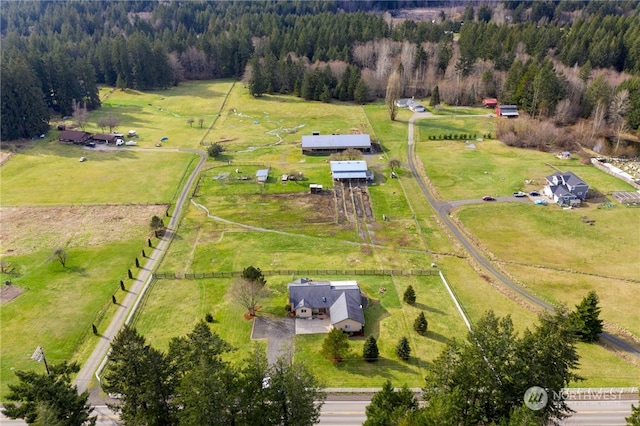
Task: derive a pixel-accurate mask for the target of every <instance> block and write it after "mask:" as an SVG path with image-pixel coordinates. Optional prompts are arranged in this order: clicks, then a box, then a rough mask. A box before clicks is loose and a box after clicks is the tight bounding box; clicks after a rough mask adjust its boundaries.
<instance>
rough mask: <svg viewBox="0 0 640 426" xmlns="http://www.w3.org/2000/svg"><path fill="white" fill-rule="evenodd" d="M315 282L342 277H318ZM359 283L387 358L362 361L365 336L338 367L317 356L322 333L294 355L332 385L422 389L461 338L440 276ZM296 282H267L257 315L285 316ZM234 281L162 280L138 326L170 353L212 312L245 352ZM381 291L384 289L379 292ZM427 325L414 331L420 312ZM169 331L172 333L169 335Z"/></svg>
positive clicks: (245, 327) (245, 331) (247, 328)
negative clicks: (406, 349)
mask: <svg viewBox="0 0 640 426" xmlns="http://www.w3.org/2000/svg"><path fill="white" fill-rule="evenodd" d="M315 278H316V279H322V280H324V279H329V280H330V279H332V278H333V279H336V278H337V279H344V278H345V277H343V276H341V277H330V276H328V277H327V276H319V277H315ZM351 278H357V281H358V283H359V284H360V286H361V288H362V290H363V291H364V292H365V293H366V294H367V295H368V296H369V297H370V300H371V303H370V307H369V308H367V309H366V310H365V321H366V324H367V325H366V330H367V331H366V333H367V335H369V334H373V335H374V336H376V338H377V339H378V346H379V348H380V354H381V359H380V360H379V361H378V362H377V363H375V364H370V363H367V362H365V361H363V360H362V345H363V344H364V340H365V338H362V337H355V338H352V339H351V340H350V343H351V347H352V350H351V353H350V355H349V356H348V357H346V358H345V361H344V362H343V363H342V364H340V365H339V366H334V365H332V364H331V363H330V362H329V361H328V360H326V359H325V358H324V357H322V355H320V354H319V347H320V346H321V345H322V340H323V339H324V336H323V335H312V336H308V335H307V336H296V338H295V342H294V348H295V355H294V356H295V358H296V359H297V360H300V361H301V362H303V363H304V364H305V365H306V366H308V367H309V368H311V369H312V371H314V372H315V373H316V374H317V375H318V377H323V380H324V381H325V382H326V383H327V384H328V386H338V387H339V386H345V387H369V386H381V385H382V383H383V382H384V381H385V380H386V379H387V378H390V379H392V380H393V381H394V383H406V384H408V385H409V386H420V385H421V384H422V383H421V382H422V376H423V374H424V369H425V368H426V367H427V366H428V365H429V362H431V361H432V360H433V359H434V358H435V357H436V356H437V355H438V354H439V353H440V352H441V351H442V349H443V348H444V345H445V344H446V341H447V340H448V339H449V338H450V336H463V335H464V334H465V332H466V328H465V326H464V323H463V321H462V319H461V317H460V316H459V314H458V312H457V311H456V309H455V307H454V305H453V302H452V301H451V299H450V297H449V295H448V294H447V292H446V290H445V288H444V286H443V285H442V282H441V281H440V279H439V277H437V276H434V277H393V278H392V277H374V276H366V277H351ZM289 281H291V277H280V276H273V277H267V282H268V284H267V287H268V288H269V290H270V296H269V297H268V298H267V299H265V300H263V301H261V303H260V304H261V306H262V308H261V309H260V311H259V312H260V313H259V315H271V316H284V314H285V310H284V305H285V304H286V302H287V291H286V284H287V283H288V282H289ZM229 283H230V280H177V281H171V280H159V281H158V282H157V283H156V284H155V285H154V287H153V289H152V290H151V293H150V294H149V296H148V300H147V301H146V303H145V304H144V309H143V310H142V311H141V313H140V315H139V317H138V319H137V321H136V327H137V328H138V329H139V331H141V332H142V333H143V334H144V335H145V336H146V337H147V338H148V339H149V341H150V342H151V343H152V344H153V345H154V346H156V347H158V348H161V349H163V350H166V349H167V347H168V341H169V340H170V338H171V337H175V336H180V335H183V334H185V333H187V332H188V331H190V329H191V328H192V327H193V326H194V325H195V323H196V322H197V321H199V320H200V319H202V318H203V317H204V315H205V314H206V313H207V312H210V313H212V315H213V316H214V319H215V323H214V324H213V329H214V330H215V331H216V332H217V333H218V334H219V335H220V336H221V337H222V338H224V339H225V340H227V341H228V342H229V343H231V344H233V345H234V346H235V347H237V348H238V349H239V353H245V352H246V351H248V350H249V349H250V348H251V345H252V344H253V343H252V342H251V341H250V340H249V338H250V333H251V321H247V320H246V319H244V317H243V313H244V311H243V309H242V308H241V307H240V306H239V305H237V304H234V302H233V300H232V299H231V298H230V296H229V295H228V294H227V292H228V290H227V289H228V286H229ZM409 284H411V285H413V286H414V288H415V289H416V294H417V303H416V304H415V305H414V306H409V305H406V304H404V303H401V302H400V299H401V297H399V296H398V294H402V293H403V292H404V290H405V289H406V287H407V286H408V285H409ZM380 288H385V289H386V291H385V292H384V293H381V292H380V291H379V290H380ZM421 310H422V311H424V312H425V315H426V317H427V320H428V321H429V331H428V333H427V335H426V336H420V335H418V334H417V333H416V332H415V331H414V330H413V321H414V319H415V317H416V316H417V315H418V313H419V312H420V311H421ZM167 330H170V331H167ZM402 335H404V336H407V337H408V338H409V339H410V342H411V347H412V351H413V356H412V358H411V360H410V361H409V362H406V363H405V362H402V361H400V360H398V359H397V357H396V356H395V354H394V350H395V345H396V343H397V340H398V338H399V336H402Z"/></svg>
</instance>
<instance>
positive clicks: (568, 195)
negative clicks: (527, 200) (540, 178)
mask: <svg viewBox="0 0 640 426" xmlns="http://www.w3.org/2000/svg"><path fill="white" fill-rule="evenodd" d="M545 179H546V180H547V185H546V186H545V187H544V190H543V192H544V194H545V195H546V196H547V197H549V198H551V199H553V201H555V202H556V203H558V204H559V205H561V206H579V205H580V203H581V202H582V201H584V200H585V199H586V198H587V192H588V191H589V185H588V184H587V183H585V182H584V181H583V180H582V179H580V178H579V177H578V176H577V175H576V174H574V173H572V172H564V173H554V174H552V175H549V176H547V177H546V178H545Z"/></svg>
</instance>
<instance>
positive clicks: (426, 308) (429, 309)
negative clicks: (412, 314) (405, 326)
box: [413, 302, 445, 315]
mask: <svg viewBox="0 0 640 426" xmlns="http://www.w3.org/2000/svg"><path fill="white" fill-rule="evenodd" d="M413 306H415V307H416V308H418V309H420V310H421V311H426V312H433V313H434V314H441V315H445V313H444V312H442V311H441V310H440V309H436V308H432V307H430V306H427V305H425V304H424V303H418V302H416V303H414V304H413Z"/></svg>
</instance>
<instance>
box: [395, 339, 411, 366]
mask: <svg viewBox="0 0 640 426" xmlns="http://www.w3.org/2000/svg"><path fill="white" fill-rule="evenodd" d="M396 355H397V356H398V358H400V359H401V360H403V361H408V360H409V357H410V356H411V346H409V339H407V338H406V337H405V336H402V337H401V338H400V340H399V341H398V345H397V346H396Z"/></svg>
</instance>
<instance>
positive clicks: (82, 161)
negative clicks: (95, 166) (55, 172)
mask: <svg viewBox="0 0 640 426" xmlns="http://www.w3.org/2000/svg"><path fill="white" fill-rule="evenodd" d="M79 161H80V162H81V163H84V162H85V161H87V157H80V160H79Z"/></svg>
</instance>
